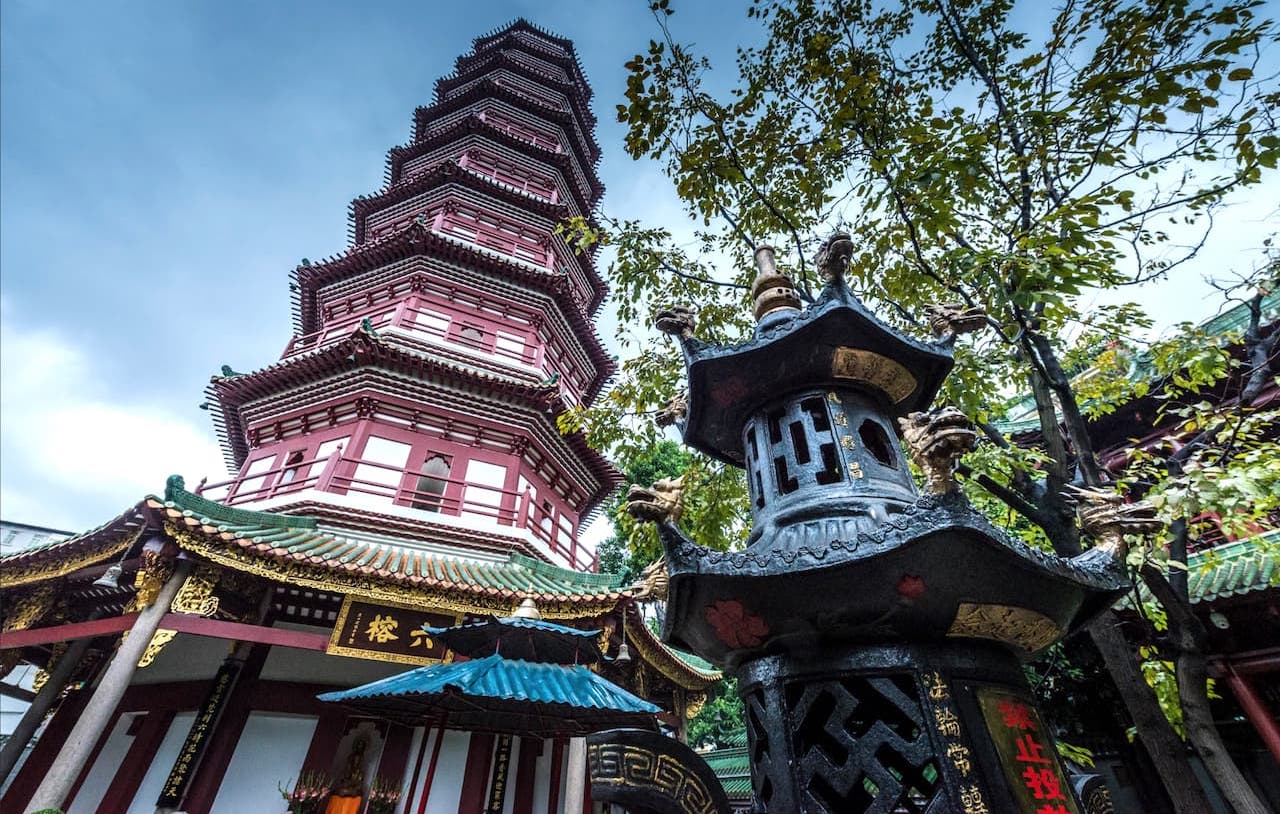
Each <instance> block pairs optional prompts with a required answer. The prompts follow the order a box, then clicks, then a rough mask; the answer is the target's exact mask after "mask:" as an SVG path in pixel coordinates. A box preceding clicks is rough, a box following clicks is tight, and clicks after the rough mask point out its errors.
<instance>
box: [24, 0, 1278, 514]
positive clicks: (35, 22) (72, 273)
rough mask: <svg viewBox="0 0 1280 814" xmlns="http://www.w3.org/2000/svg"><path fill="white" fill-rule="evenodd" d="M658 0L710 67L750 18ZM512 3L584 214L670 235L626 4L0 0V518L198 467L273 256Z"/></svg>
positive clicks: (324, 225)
mask: <svg viewBox="0 0 1280 814" xmlns="http://www.w3.org/2000/svg"><path fill="white" fill-rule="evenodd" d="M743 6H745V3H744V4H743ZM680 9H681V10H680V12H679V14H678V15H677V16H676V17H675V18H673V23H674V25H675V28H676V33H677V36H678V37H679V38H680V39H681V40H682V41H693V42H694V43H696V44H697V45H698V46H700V47H701V48H702V49H703V50H704V51H709V52H710V53H711V54H712V56H713V58H714V59H715V61H716V62H717V63H718V64H722V65H725V64H727V63H728V62H729V61H730V59H731V57H732V49H733V47H734V46H735V45H737V44H740V43H742V42H745V41H747V40H749V39H751V38H753V37H756V36H758V32H757V30H756V29H755V27H754V25H753V24H752V23H750V22H749V21H748V20H747V19H746V17H745V14H744V13H743V12H742V11H741V10H740V9H738V8H737V7H736V6H735V5H733V4H730V3H720V2H696V3H695V2H686V3H683V4H680ZM519 16H524V17H527V18H529V19H531V20H533V21H534V22H536V23H538V24H540V25H543V26H545V27H547V28H550V29H551V30H553V31H555V32H557V33H559V34H562V35H564V36H567V37H570V38H572V39H573V40H574V41H575V43H576V45H577V48H578V51H579V54H580V56H581V58H582V61H583V63H584V65H585V68H586V72H587V76H588V79H589V80H590V81H591V83H592V85H593V86H594V88H595V91H596V97H595V105H594V106H595V110H596V113H597V115H598V117H599V119H600V128H599V132H598V137H599V140H600V143H601V145H602V147H603V148H604V157H603V160H602V164H601V176H602V178H603V179H604V181H605V184H606V186H607V187H608V192H607V194H606V198H605V208H606V209H607V210H608V211H609V212H611V213H612V214H615V215H618V216H621V217H628V218H630V217H639V218H643V219H646V220H648V221H649V222H652V223H660V224H663V225H667V226H670V227H674V228H677V229H679V228H680V225H681V224H683V223H685V219H684V216H683V214H682V212H681V210H680V208H679V206H678V205H677V203H676V202H675V200H674V198H673V196H672V195H671V194H670V192H669V191H668V188H669V185H668V184H667V182H666V181H665V179H663V178H662V176H661V174H660V172H659V169H658V167H656V166H654V165H653V164H651V163H636V162H633V161H631V160H630V159H629V158H628V157H627V156H626V155H625V154H624V153H623V151H622V148H621V137H622V129H621V127H620V126H619V125H618V124H617V123H616V122H615V121H614V120H613V106H614V104H615V103H616V102H617V101H618V100H619V99H620V98H621V95H622V90H623V86H624V80H625V70H624V69H623V67H622V64H623V63H624V62H625V61H626V60H627V59H629V58H630V56H631V55H633V54H635V53H636V52H638V51H643V50H644V49H645V47H646V45H647V42H648V40H649V39H650V37H652V36H655V35H656V28H655V25H654V23H653V20H652V17H651V16H650V15H649V12H648V10H647V3H645V2H643V0H599V1H598V2H587V1H586V0H581V1H580V2H551V3H547V2H540V3H533V2H496V1H495V2H484V1H483V0H473V1H472V2H468V3H464V4H446V3H430V2H416V3H412V2H391V1H390V0H380V1H379V2H369V3H338V2H322V1H321V0H308V2H296V1H293V0H290V1H289V2H284V1H283V0H273V1H272V2H260V0H259V1H256V2H249V0H217V1H216V2H214V1H213V0H207V1H206V2H194V1H189V2H164V1H163V0H149V2H127V1H126V0H117V1H115V2H111V3H101V2H98V3H90V2H78V1H77V2H72V1H71V0H59V2H48V0H5V2H4V5H3V12H2V16H0V328H2V330H3V337H2V339H0V352H2V354H3V358H2V359H0V513H3V516H4V517H5V519H7V520H12V521H20V522H27V523H34V524H41V525H51V526H55V527H64V528H68V529H83V528H85V527H88V526H93V525H97V524H98V523H101V522H103V521H105V520H106V519H108V518H110V517H111V516H113V515H114V514H116V513H118V512H119V511H121V510H122V509H123V508H125V507H126V506H128V505H129V504H131V503H132V502H133V501H135V500H137V499H138V498H139V497H141V496H142V495H143V494H145V493H147V492H154V491H157V490H160V489H162V488H163V482H164V477H165V476H166V475H168V474H170V473H172V472H180V473H182V474H184V475H185V476H186V477H187V479H188V481H189V482H191V483H194V482H195V481H197V480H199V478H200V477H201V476H202V475H205V474H211V475H214V476H215V477H214V479H215V480H216V479H217V477H218V476H219V475H220V474H221V472H220V467H221V457H220V455H219V454H218V451H217V448H216V445H215V443H214V439H213V431H212V427H211V423H210V421H209V416H208V414H207V413H205V412H203V411H201V410H199V409H198V407H197V405H198V404H199V403H200V402H201V401H203V394H202V391H203V388H204V386H205V384H206V383H207V381H208V378H209V375H210V374H211V373H213V372H214V371H216V370H217V369H218V368H219V367H220V366H221V365H222V364H229V365H231V366H232V367H234V368H235V369H237V370H248V369H252V368H255V367H258V366H261V365H263V364H266V363H269V362H270V361H273V360H274V359H275V358H277V357H278V356H279V353H280V351H281V350H282V349H283V347H284V345H285V343H286V342H287V341H288V339H289V328H290V319H289V302H288V290H287V275H288V272H289V270H290V269H291V268H293V267H294V266H295V265H296V264H297V262H298V261H299V260H300V259H301V258H303V257H309V258H312V259H318V258H321V257H325V256H328V255H331V254H334V253H337V252H339V251H341V250H342V249H343V248H344V247H345V243H346V233H347V217H346V207H347V203H348V202H349V201H350V200H351V199H352V198H353V197H355V196H356V195H359V194H363V193H367V192H371V191H373V190H375V189H376V188H377V187H378V186H379V185H380V184H381V182H382V171H383V166H384V158H385V154H386V150H387V149H388V148H389V147H391V146H393V145H395V144H400V143H403V142H404V141H405V140H406V139H407V137H408V133H409V125H410V122H411V115H412V111H413V108H414V107H415V106H416V105H419V104H423V103H426V102H428V101H429V100H430V96H431V89H432V84H433V82H434V80H435V79H436V78H437V77H439V76H441V75H443V74H445V73H447V72H448V71H449V70H450V69H451V68H452V64H453V60H454V58H455V57H456V56H458V55H459V54H461V53H463V52H465V51H466V50H468V49H469V48H470V44H471V39H472V38H473V37H475V36H477V35H479V34H482V33H485V32H487V31H489V30H491V29H493V28H495V27H498V26H500V25H502V24H504V23H506V22H508V21H510V20H511V19H513V18H515V17H519ZM1271 191H1272V192H1273V193H1274V188H1273V189H1272V190H1271ZM1259 200H1261V199H1259ZM1268 209H1270V207H1268ZM1258 210H1259V207H1257V206H1252V207H1246V208H1245V209H1244V210H1243V214H1242V215H1240V216H1238V217H1235V218H1233V219H1232V221H1233V222H1232V224H1230V225H1229V227H1230V228H1229V229H1228V231H1227V232H1226V233H1225V235H1224V237H1223V241H1224V242H1223V243H1222V245H1223V246H1227V247H1228V248H1227V249H1224V250H1223V251H1225V252H1228V254H1229V253H1230V252H1234V254H1230V256H1228V254H1222V253H1219V254H1218V255H1216V256H1215V258H1214V259H1213V260H1212V261H1211V262H1212V263H1216V264H1217V265H1218V266H1219V267H1221V266H1223V265H1224V264H1225V265H1228V266H1229V265H1231V264H1235V265H1238V266H1243V265H1247V263H1248V257H1249V255H1247V254H1245V252H1247V251H1255V248H1254V247H1256V245H1257V242H1258V241H1257V239H1255V237H1256V235H1257V234H1258V233H1259V229H1260V227H1259V226H1258V220H1259V218H1260V217H1261V215H1260V214H1258ZM1272 212H1274V210H1272ZM1231 228H1234V229H1235V230H1236V231H1234V232H1233V231H1231ZM1232 247H1233V248H1232ZM1199 273H1200V271H1199V270H1197V269H1194V268H1188V269H1186V270H1185V272H1184V275H1183V277H1182V278H1180V279H1181V282H1178V283H1177V285H1176V286H1175V288H1172V289H1170V293H1169V294H1167V295H1156V296H1164V297H1165V298H1166V299H1167V300H1168V307H1167V308H1166V309H1164V310H1165V316H1166V317H1167V318H1168V319H1170V320H1172V319H1174V318H1188V319H1190V318H1196V317H1198V316H1200V315H1202V314H1203V313H1204V311H1206V310H1208V309H1209V308H1210V307H1212V306H1211V304H1209V303H1208V302H1207V301H1205V300H1201V299H1200V298H1199V294H1198V293H1196V294H1194V295H1193V294H1192V293H1191V292H1192V290H1193V288H1189V287H1188V285H1189V284H1188V283H1187V282H1186V281H1188V280H1189V281H1191V283H1190V285H1192V286H1194V281H1195V280H1197V279H1198V276H1199ZM610 332H611V331H609V330H606V331H605V334H606V336H607V335H608V334H609V333H610Z"/></svg>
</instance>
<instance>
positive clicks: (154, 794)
mask: <svg viewBox="0 0 1280 814" xmlns="http://www.w3.org/2000/svg"><path fill="white" fill-rule="evenodd" d="M153 714H154V713H153ZM195 719H196V714H195V713H194V712H179V713H178V714H177V715H174V716H173V721H172V722H171V723H170V724H169V729H168V731H166V732H165V733H164V740H162V741H160V748H158V749H157V750H156V755H155V757H154V758H152V760H151V765H150V766H148V767H147V773H146V774H145V775H143V777H142V784H141V785H140V786H138V792H137V793H136V794H134V795H133V803H132V804H131V805H130V806H129V811H128V812H127V814H154V812H155V810H156V800H158V799H160V792H161V791H163V790H164V781H165V780H168V779H169V772H170V770H172V769H173V763H174V761H175V760H177V759H178V752H179V751H180V750H181V749H182V742H183V741H184V740H186V738H187V732H189V731H190V730H191V722H192V721H194V720H195Z"/></svg>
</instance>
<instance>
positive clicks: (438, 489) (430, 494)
mask: <svg viewBox="0 0 1280 814" xmlns="http://www.w3.org/2000/svg"><path fill="white" fill-rule="evenodd" d="M449 469H450V463H449V459H448V458H446V457H445V456H443V455H432V456H431V457H430V458H427V460H425V461H423V462H422V467H421V468H420V469H419V472H420V474H419V475H418V482H417V484H416V485H415V486H414V492H413V495H412V500H411V501H410V503H409V505H410V506H412V507H413V508H415V509H422V510H423V511H427V512H438V511H440V510H441V504H442V503H443V497H444V490H445V489H446V488H448V486H449V480H448V478H449Z"/></svg>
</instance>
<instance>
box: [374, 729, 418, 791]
mask: <svg viewBox="0 0 1280 814" xmlns="http://www.w3.org/2000/svg"><path fill="white" fill-rule="evenodd" d="M412 744H413V729H411V728H410V727H407V726H404V725H403V724H396V723H393V724H389V725H388V726H387V739H386V740H385V741H384V742H383V744H382V755H381V756H380V757H379V758H378V770H377V772H376V773H375V774H374V779H377V778H379V777H385V778H387V779H388V780H391V781H393V782H395V783H397V784H399V783H401V782H402V781H403V780H404V774H405V770H406V769H407V768H408V767H407V766H406V765H405V764H407V763H408V762H409V747H410V746H411V745H412Z"/></svg>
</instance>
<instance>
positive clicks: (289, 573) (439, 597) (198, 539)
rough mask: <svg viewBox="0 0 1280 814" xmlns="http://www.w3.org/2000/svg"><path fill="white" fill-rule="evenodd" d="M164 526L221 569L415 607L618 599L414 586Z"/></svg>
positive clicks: (557, 613)
mask: <svg viewBox="0 0 1280 814" xmlns="http://www.w3.org/2000/svg"><path fill="white" fill-rule="evenodd" d="M165 531H166V532H168V534H169V535H170V536H171V537H172V538H173V539H174V540H175V541H176V542H177V543H178V545H179V546H180V547H181V548H182V549H184V550H186V551H190V552H192V553H194V554H198V555H200V556H201V557H204V558H205V559H207V560H209V561H210V562H213V563H216V564H217V565H221V566H223V567H226V568H231V569H234V570H236V571H243V572H245V573H248V574H253V575H254V576H258V577H263V578H264V579H269V580H274V581H276V582H286V583H288V584H290V585H296V586H299V587H305V588H315V589H318V590H321V591H329V592H331V593H336V594H349V593H354V594H360V595H362V596H365V597H368V598H370V599H377V600H381V601H385V602H408V603H410V604H411V605H412V606H414V607H430V608H438V609H440V610H445V611H453V612H455V613H472V614H489V615H493V616H510V615H512V614H513V613H514V612H515V610H516V608H517V607H518V606H519V604H520V602H521V600H523V599H524V598H525V597H526V596H530V595H531V596H532V597H533V598H534V600H535V601H537V603H538V610H539V611H541V612H542V616H543V618H547V619H581V618H584V617H588V616H596V615H599V613H600V612H602V611H603V610H607V609H608V608H610V607H612V606H613V605H615V604H617V601H618V597H617V596H616V595H609V594H604V595H601V596H599V597H575V598H574V599H571V600H569V601H561V602H553V601H551V600H549V599H547V598H545V595H544V594H541V593H537V592H534V593H532V594H528V593H526V592H524V591H513V592H512V595H510V596H493V597H488V596H484V597H481V596H471V595H468V594H467V592H466V591H465V589H462V588H458V589H454V590H450V589H448V588H436V587H417V586H413V585H402V584H398V583H396V582H395V581H392V580H386V579H378V578H377V577H373V576H370V575H369V574H364V573H346V572H343V571H340V570H338V569H337V568H333V567H325V566H322V565H313V564H311V563H303V562H299V561H297V560H287V559H280V558H275V557H270V556H263V555H259V556H255V555H253V554H250V553H248V552H246V551H244V550H243V549H240V548H239V547H237V546H236V544H235V543H234V542H230V543H227V544H225V545H224V546H217V545H213V544H211V543H210V541H209V540H207V539H205V538H203V537H202V536H201V535H200V534H198V533H196V532H193V531H191V530H188V529H183V528H180V527H179V526H177V525H176V524H174V523H165Z"/></svg>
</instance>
